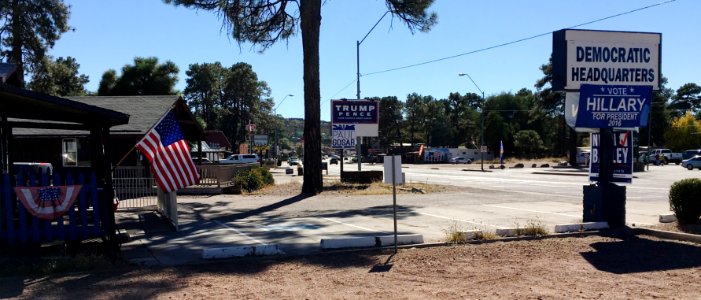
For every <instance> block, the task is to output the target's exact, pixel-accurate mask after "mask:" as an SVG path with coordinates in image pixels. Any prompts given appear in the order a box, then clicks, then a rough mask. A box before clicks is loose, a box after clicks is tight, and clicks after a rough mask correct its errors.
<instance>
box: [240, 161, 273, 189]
mask: <svg viewBox="0 0 701 300" xmlns="http://www.w3.org/2000/svg"><path fill="white" fill-rule="evenodd" d="M274 183H275V180H274V179H273V174H272V173H270V170H268V168H261V167H254V168H252V169H250V170H246V171H243V172H240V173H238V174H236V177H234V184H233V185H234V188H235V189H236V190H238V191H246V192H252V191H257V190H260V189H261V188H263V187H265V186H268V185H272V184H274Z"/></svg>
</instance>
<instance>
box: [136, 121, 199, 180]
mask: <svg viewBox="0 0 701 300" xmlns="http://www.w3.org/2000/svg"><path fill="white" fill-rule="evenodd" d="M136 147H137V148H138V149H139V151H141V153H142V154H143V155H145V156H146V158H148V161H149V162H150V163H151V172H152V173H153V176H154V177H156V182H157V183H158V185H159V186H160V187H161V189H163V191H165V192H172V191H177V190H178V189H181V188H184V187H186V186H190V185H193V184H197V183H198V182H199V181H200V175H199V174H198V173H197V168H195V164H194V163H193V162H192V157H190V146H189V145H188V143H187V141H186V140H185V137H184V136H183V132H182V131H181V130H180V126H179V125H178V120H177V119H176V118H175V113H174V112H173V111H172V110H171V111H169V112H168V114H167V115H166V116H165V117H164V118H163V119H162V120H161V121H160V122H159V123H158V124H157V125H156V126H155V127H154V128H153V129H151V130H150V131H149V132H148V133H146V136H144V138H143V139H141V141H140V142H139V143H138V144H136Z"/></svg>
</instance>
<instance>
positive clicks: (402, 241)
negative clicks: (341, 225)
mask: <svg viewBox="0 0 701 300" xmlns="http://www.w3.org/2000/svg"><path fill="white" fill-rule="evenodd" d="M423 243H424V237H423V235H421V234H399V235H397V245H417V244H423ZM393 245H394V235H378V236H366V237H350V238H336V239H322V240H321V242H320V243H319V246H320V247H321V250H333V249H347V248H376V247H380V248H381V247H386V246H393Z"/></svg>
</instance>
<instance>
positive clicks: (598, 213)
mask: <svg viewBox="0 0 701 300" xmlns="http://www.w3.org/2000/svg"><path fill="white" fill-rule="evenodd" d="M661 53H662V34H660V33H647V32H622V31H600V30H578V29H562V30H558V31H555V32H553V51H552V81H551V86H552V88H553V90H556V91H558V90H559V91H562V90H564V91H566V92H567V97H566V98H567V101H566V105H565V106H566V107H565V119H566V121H567V123H568V125H570V126H571V127H572V128H574V129H575V131H580V132H581V131H589V132H597V131H598V141H597V143H598V146H597V147H598V149H594V143H593V142H594V141H592V156H591V159H592V161H591V163H590V178H592V179H590V180H595V181H596V184H595V185H593V184H592V185H588V186H584V199H583V200H584V201H583V202H584V203H583V204H584V211H583V215H584V217H583V219H584V221H585V222H591V221H607V222H608V223H609V226H611V227H620V226H624V225H625V218H626V215H625V203H626V195H625V186H618V185H616V184H615V183H614V182H630V181H620V180H621V177H624V178H625V177H626V176H629V178H630V180H632V172H633V170H632V169H633V168H632V159H633V155H632V154H623V155H621V154H620V153H618V152H620V151H618V150H617V149H625V151H626V153H632V152H628V151H632V147H633V141H632V133H630V132H631V131H628V132H629V133H626V134H624V135H623V138H621V136H620V135H619V134H617V133H616V130H615V129H616V128H618V129H628V130H630V129H631V128H638V127H644V126H648V134H649V126H650V122H649V118H650V117H651V110H652V109H651V102H652V91H653V90H659V88H660V79H661V73H660V70H661V65H660V57H661ZM592 136H593V134H592ZM592 140H593V139H592ZM649 140H650V138H649V135H648V143H649V142H650V141H649ZM648 148H649V147H648ZM594 150H596V152H594ZM614 150H617V151H616V152H617V153H616V154H614ZM614 161H615V163H614ZM595 163H598V172H596V173H597V175H596V178H595V179H594V178H593V177H592V174H594V173H595V172H594V171H593V169H594V164H595ZM628 164H629V166H630V167H629V168H628V167H624V168H621V166H625V165H628Z"/></svg>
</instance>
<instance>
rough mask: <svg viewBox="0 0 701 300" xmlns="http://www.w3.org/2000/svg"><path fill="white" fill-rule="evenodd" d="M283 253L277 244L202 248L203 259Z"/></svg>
mask: <svg viewBox="0 0 701 300" xmlns="http://www.w3.org/2000/svg"><path fill="white" fill-rule="evenodd" d="M278 254H283V253H282V251H280V249H278V246H277V245H263V246H237V247H222V248H207V249H202V259H222V258H232V257H243V256H269V255H278Z"/></svg>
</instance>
